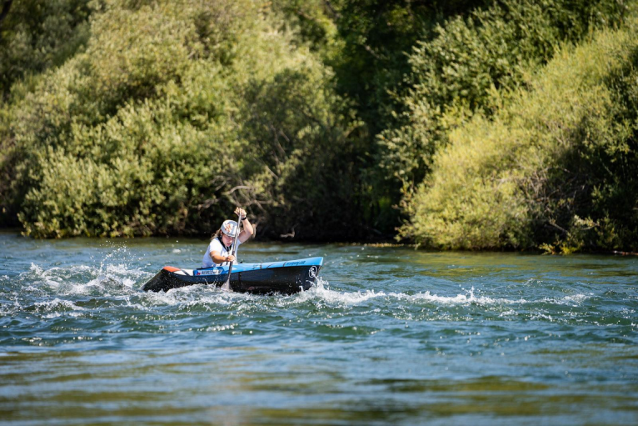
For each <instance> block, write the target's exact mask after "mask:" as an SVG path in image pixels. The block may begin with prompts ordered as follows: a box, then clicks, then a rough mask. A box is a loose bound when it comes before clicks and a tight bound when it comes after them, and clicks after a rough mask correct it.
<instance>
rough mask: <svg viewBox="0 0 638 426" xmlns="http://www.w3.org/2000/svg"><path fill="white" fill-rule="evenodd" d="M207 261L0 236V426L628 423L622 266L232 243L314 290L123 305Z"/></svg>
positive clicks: (635, 396) (633, 339)
mask: <svg viewBox="0 0 638 426" xmlns="http://www.w3.org/2000/svg"><path fill="white" fill-rule="evenodd" d="M206 243H207V242H206V241H204V240H194V239H181V238H179V239H176V238H170V239H165V238H149V239H133V240H116V241H106V240H96V239H72V240H63V241H37V240H32V239H27V238H22V237H19V236H17V235H15V234H7V233H5V234H0V423H3V424H8V425H31V424H44V423H46V424H60V425H73V424H215V425H217V424H222V425H244V424H247V425H250V424H260V425H261V424H277V425H279V424H290V425H297V424H312V425H321V424H336V425H339V424H342V425H351V424H358V425H374V424H390V423H391V424H403V425H412V424H423V423H427V424H435V425H436V424H473V425H480V424H485V425H488V424H489V425H493V424H508V425H509V424H534V425H536V424H539V423H542V424H637V423H638V346H637V343H638V335H637V334H636V331H637V327H638V325H637V324H638V316H637V315H636V308H637V307H638V258H636V257H612V256H589V255H577V256H568V257H550V256H539V255H531V254H513V253H431V252H422V251H415V250H413V249H410V248H390V247H371V246H363V245H299V244H275V243H270V244H266V243H256V242H251V243H250V244H246V245H245V246H243V247H242V251H241V252H240V255H241V259H242V260H243V261H246V262H258V261H274V260H288V259H295V258H303V257H309V256H323V257H324V267H323V269H322V271H321V274H320V276H321V280H320V282H319V284H318V285H317V286H316V287H314V288H312V289H311V290H309V291H307V292H304V293H301V294H297V295H293V296H251V295H242V294H232V293H225V292H221V291H219V290H217V289H213V288H209V287H205V286H193V287H186V288H182V289H176V290H171V291H169V292H168V293H144V292H142V291H141V290H140V289H141V287H142V285H143V284H144V283H145V282H146V281H147V280H148V279H149V278H151V277H152V276H153V275H154V274H155V273H156V272H157V271H158V270H159V269H160V268H161V267H162V266H164V265H165V264H171V265H174V266H181V267H197V266H198V265H199V262H201V256H202V253H203V250H204V249H205V247H206Z"/></svg>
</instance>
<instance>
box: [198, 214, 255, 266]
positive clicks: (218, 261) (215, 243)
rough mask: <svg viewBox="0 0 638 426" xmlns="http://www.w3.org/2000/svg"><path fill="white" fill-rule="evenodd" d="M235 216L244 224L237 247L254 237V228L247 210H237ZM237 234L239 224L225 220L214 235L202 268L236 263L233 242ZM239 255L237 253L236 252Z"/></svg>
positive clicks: (205, 254)
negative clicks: (232, 252)
mask: <svg viewBox="0 0 638 426" xmlns="http://www.w3.org/2000/svg"><path fill="white" fill-rule="evenodd" d="M235 214H236V215H237V216H238V217H239V220H240V221H241V224H242V227H243V229H242V231H241V232H240V233H239V236H238V237H237V246H238V247H239V244H241V243H243V242H245V241H246V240H248V239H249V238H250V237H251V236H252V235H253V226H252V225H251V224H250V221H249V220H248V216H246V210H244V209H242V208H241V207H237V208H236V209H235ZM236 234H237V222H235V221H234V220H225V221H224V223H222V226H221V227H220V228H219V229H218V230H217V231H216V232H215V233H214V234H213V236H212V237H211V240H210V244H209V245H208V248H207V249H206V253H204V259H203V260H202V268H211V267H213V266H220V265H228V264H229V263H230V262H233V261H235V259H236V258H235V256H233V255H232V254H231V251H232V247H233V240H234V238H235V235H236ZM235 254H237V252H235Z"/></svg>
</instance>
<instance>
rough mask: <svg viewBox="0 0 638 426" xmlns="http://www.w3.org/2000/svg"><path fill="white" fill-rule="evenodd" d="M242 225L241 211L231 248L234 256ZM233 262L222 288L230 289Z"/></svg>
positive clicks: (229, 266)
mask: <svg viewBox="0 0 638 426" xmlns="http://www.w3.org/2000/svg"><path fill="white" fill-rule="evenodd" d="M240 226H241V212H239V214H238V215H237V228H236V230H235V238H234V239H233V246H232V247H231V249H230V254H231V255H233V256H236V255H237V240H238V239H239V227H240ZM233 263H234V261H232V262H230V265H228V278H227V279H226V282H225V283H224V285H222V288H223V289H225V290H230V274H231V273H232V272H233Z"/></svg>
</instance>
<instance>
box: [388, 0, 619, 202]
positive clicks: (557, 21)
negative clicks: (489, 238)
mask: <svg viewBox="0 0 638 426" xmlns="http://www.w3.org/2000/svg"><path fill="white" fill-rule="evenodd" d="M626 9H627V7H626V6H625V5H624V3H623V2H618V1H616V0H596V1H589V2H573V1H569V0H559V1H556V0H543V1H540V2H539V1H537V0H522V1H497V2H494V4H493V5H492V6H490V7H489V8H486V9H477V10H475V11H473V12H472V13H471V14H469V16H467V17H465V16H458V17H455V18H453V19H450V20H449V21H448V22H446V23H445V24H444V25H442V26H439V27H438V28H437V29H436V31H435V36H434V37H433V38H431V39H430V38H427V39H424V40H423V41H421V42H418V43H417V45H416V46H415V47H414V48H413V50H412V52H411V54H410V57H409V62H410V65H411V73H410V77H409V78H410V80H411V83H412V88H411V89H410V90H409V92H408V94H407V95H406V96H404V98H403V100H402V105H403V108H404V112H403V113H402V114H401V115H397V125H396V127H394V128H390V129H387V130H386V131H384V132H382V133H381V134H380V135H379V138H378V142H379V144H380V152H381V157H380V165H381V169H382V170H384V173H385V174H386V175H388V176H389V177H392V178H393V179H395V181H396V182H398V186H399V187H402V192H403V194H404V195H405V196H408V197H409V195H410V192H411V191H412V189H413V188H414V187H415V186H416V185H418V184H419V183H420V182H422V181H423V179H424V178H425V176H426V175H427V174H428V173H429V171H430V167H431V161H432V156H433V155H434V154H435V153H436V152H437V151H438V150H439V149H440V148H441V147H442V146H444V145H445V144H446V143H447V141H448V137H447V135H448V132H449V131H451V130H452V129H454V128H455V127H456V126H458V125H459V124H460V123H462V122H463V121H464V116H465V115H467V114H471V112H473V111H476V110H485V111H486V112H488V113H489V111H490V110H491V109H498V106H497V105H496V106H495V105H491V104H490V102H491V100H490V99H491V98H490V92H491V91H492V90H494V89H496V90H500V89H515V88H516V87H518V86H519V85H524V84H525V74H526V72H527V71H526V70H529V69H535V68H536V67H537V66H539V65H542V64H544V63H546V61H547V60H549V59H550V58H551V57H552V56H553V55H554V52H555V50H556V48H557V47H558V46H559V45H560V44H561V43H563V42H568V43H569V42H572V43H577V42H579V40H581V39H582V38H583V37H585V36H587V34H588V33H589V32H590V31H591V30H592V29H593V28H597V27H605V26H614V25H617V24H619V23H620V22H622V20H623V17H624V16H625V14H626ZM464 110H465V111H464ZM450 112H452V113H451V114H450Z"/></svg>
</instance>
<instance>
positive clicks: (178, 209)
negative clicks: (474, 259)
mask: <svg viewBox="0 0 638 426" xmlns="http://www.w3.org/2000/svg"><path fill="white" fill-rule="evenodd" d="M630 6H633V3H631V2H630V3H627V4H626V3H625V2H624V1H619V0H593V1H589V2H572V1H569V0H542V1H532V0H498V1H496V0H485V1H480V2H476V1H469V0H455V1H437V0H423V1H413V0H397V1H392V2H384V1H380V0H332V1H328V0H275V1H273V2H271V3H262V2H255V1H252V0H239V1H231V0H215V1H210V2H201V1H198V0H180V1H177V2H175V1H168V0H93V1H88V0H47V1H45V0H13V1H6V0H5V1H4V2H0V7H1V8H2V10H0V71H1V76H2V77H1V79H0V95H1V97H0V148H1V151H0V209H1V211H0V222H1V224H3V225H5V226H6V225H12V224H16V223H17V222H16V221H18V220H19V223H20V226H22V227H23V229H24V231H25V233H26V234H28V235H32V236H36V237H61V236H73V235H96V236H133V235H150V234H198V235H201V234H206V233H208V232H210V231H212V230H214V228H215V227H216V226H218V224H219V222H220V221H221V220H222V219H224V218H225V216H226V215H227V214H228V212H230V211H232V209H233V206H234V205H237V204H240V205H242V206H245V207H247V208H248V210H249V211H250V212H251V215H252V216H253V217H254V218H255V220H256V221H257V222H258V225H259V226H258V227H259V232H258V233H259V235H261V236H269V237H280V236H281V235H283V234H285V235H289V236H294V238H301V239H323V240H337V239H341V240H343V239H350V240H352V239H362V238H372V237H386V238H387V237H391V236H392V235H393V234H394V232H393V230H394V229H395V227H397V226H399V225H400V223H401V218H402V217H403V218H404V219H407V220H405V221H404V224H403V226H402V227H401V229H400V233H399V236H400V237H401V238H407V239H409V240H413V241H416V242H419V243H420V244H425V245H430V246H435V247H444V248H467V249H501V248H535V247H540V246H543V247H544V248H546V249H548V250H551V251H560V250H562V251H563V252H567V251H572V250H579V249H588V250H593V249H600V248H605V249H610V248H622V249H625V248H626V249H634V246H635V243H633V242H632V241H635V240H636V238H635V237H636V232H637V231H636V229H637V228H636V226H637V225H636V223H637V222H636V213H635V212H636V211H637V210H636V209H637V208H638V207H637V205H636V204H635V203H636V199H635V196H634V195H633V194H635V193H636V191H635V190H636V187H635V178H634V177H633V176H634V175H636V174H637V173H636V167H635V166H636V164H635V148H636V147H635V136H634V134H635V111H636V103H635V99H634V95H635V94H634V91H635V88H634V86H635V85H632V82H633V81H635V74H634V69H633V67H634V65H635V64H634V60H633V59H632V58H634V56H632V55H634V51H633V50H632V49H633V47H632V46H633V43H631V42H629V41H631V40H632V35H635V34H634V33H633V32H632V31H633V19H635V18H634V17H633V16H634V14H633V11H632V7H630ZM623 37H624V38H625V39H627V40H629V41H628V42H627V43H625V45H621V44H619V43H620V42H619V41H617V40H620V39H623ZM604 40H606V41H604ZM601 43H602V44H604V43H607V45H606V47H601V46H602V44H601ZM612 47H613V49H612ZM604 48H609V49H612V50H613V51H614V52H616V53H617V54H616V55H613V56H612V57H605V55H604V54H603V53H602V52H603V51H604ZM612 50H610V51H612ZM605 64H606V65H605ZM596 67H599V68H596ZM552 76H554V77H552ZM632 79H634V80H632ZM539 123H541V124H539ZM543 123H544V124H543Z"/></svg>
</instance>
